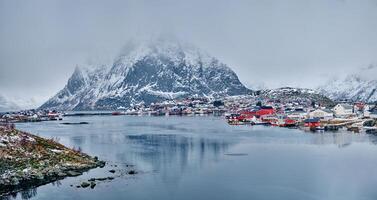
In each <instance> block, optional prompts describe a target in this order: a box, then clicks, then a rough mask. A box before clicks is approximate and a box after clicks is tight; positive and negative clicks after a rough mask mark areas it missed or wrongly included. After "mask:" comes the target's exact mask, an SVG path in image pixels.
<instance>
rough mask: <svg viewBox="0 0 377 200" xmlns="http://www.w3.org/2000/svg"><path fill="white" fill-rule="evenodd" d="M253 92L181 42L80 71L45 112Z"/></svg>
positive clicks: (143, 48) (141, 47) (132, 49)
mask: <svg viewBox="0 0 377 200" xmlns="http://www.w3.org/2000/svg"><path fill="white" fill-rule="evenodd" d="M247 93H250V90H249V89H247V88H246V87H245V86H244V85H243V84H242V83H241V82H240V81H239V79H238V77H237V75H236V74H235V73H234V72H233V71H232V70H231V69H230V68H229V67H228V66H227V65H225V64H223V63H221V62H220V61H219V60H217V59H216V58H214V57H212V56H209V55H208V54H206V53H204V52H202V51H200V50H199V49H197V48H195V47H193V46H190V45H182V44H181V43H179V42H168V41H162V40H158V41H153V42H144V43H139V44H136V45H135V44H134V45H129V46H127V47H126V48H125V49H124V50H123V53H122V54H121V55H120V56H119V57H117V58H116V59H115V61H114V62H113V64H112V65H110V66H104V65H101V66H86V67H77V68H76V69H75V71H74V73H73V74H72V76H71V78H70V79H69V80H68V83H67V85H66V86H65V87H64V88H63V89H62V90H61V91H60V92H58V94H56V95H55V96H54V97H53V98H51V99H50V100H48V101H47V102H46V103H45V104H43V105H42V106H41V108H50V109H59V110H93V109H99V110H106V109H107V110H109V109H110V110H111V109H116V108H118V107H121V106H122V107H127V106H129V105H131V104H135V103H140V102H144V103H146V104H149V103H152V102H155V101H159V100H165V99H174V98H183V97H190V96H205V97H221V96H228V95H240V94H247Z"/></svg>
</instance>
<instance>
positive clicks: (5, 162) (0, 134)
mask: <svg viewBox="0 0 377 200" xmlns="http://www.w3.org/2000/svg"><path fill="white" fill-rule="evenodd" d="M56 140H57V139H44V138H41V137H38V136H35V135H32V134H30V133H26V132H22V131H19V130H17V129H13V128H6V127H0V196H5V195H9V194H11V193H14V192H18V191H21V190H25V189H30V188H34V187H37V186H40V185H44V184H47V183H50V182H53V181H56V180H61V179H63V178H65V177H72V176H79V175H81V174H82V173H83V172H85V171H88V170H90V169H93V168H97V167H104V166H105V164H106V163H105V162H104V161H100V160H98V158H97V157H91V156H89V155H87V154H84V153H82V152H81V150H79V149H78V150H75V149H70V148H67V147H65V146H63V145H62V144H60V143H58V142H57V141H56Z"/></svg>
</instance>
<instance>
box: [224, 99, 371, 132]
mask: <svg viewBox="0 0 377 200" xmlns="http://www.w3.org/2000/svg"><path fill="white" fill-rule="evenodd" d="M258 104H259V105H258ZM227 119H228V123H230V124H237V125H238V124H254V125H258V124H263V125H272V126H281V127H305V128H308V129H310V130H338V129H339V128H347V129H349V130H352V131H356V132H359V131H361V130H362V129H365V130H367V132H368V131H370V132H376V131H377V105H375V104H366V103H362V102H357V103H344V102H343V103H338V104H336V105H335V106H333V107H330V108H326V107H324V106H321V105H319V104H316V103H315V102H312V103H297V102H284V103H282V102H270V101H259V102H258V103H256V104H254V105H251V106H250V107H246V108H238V109H237V110H235V111H233V112H232V113H231V114H229V115H227Z"/></svg>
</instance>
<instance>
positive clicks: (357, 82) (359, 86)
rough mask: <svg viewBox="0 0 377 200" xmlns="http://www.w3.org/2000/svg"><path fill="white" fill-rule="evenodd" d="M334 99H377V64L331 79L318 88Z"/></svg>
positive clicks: (370, 100) (372, 100) (366, 100)
mask: <svg viewBox="0 0 377 200" xmlns="http://www.w3.org/2000/svg"><path fill="white" fill-rule="evenodd" d="M317 91H318V92H320V93H322V94H324V95H327V96H328V97H329V98H331V99H333V100H351V101H364V102H376V101H377V65H370V66H369V67H368V68H365V69H361V70H360V71H359V72H357V73H355V74H351V75H348V76H347V77H345V78H342V79H333V80H329V81H328V82H327V83H326V84H324V85H322V86H320V87H319V88H318V89H317Z"/></svg>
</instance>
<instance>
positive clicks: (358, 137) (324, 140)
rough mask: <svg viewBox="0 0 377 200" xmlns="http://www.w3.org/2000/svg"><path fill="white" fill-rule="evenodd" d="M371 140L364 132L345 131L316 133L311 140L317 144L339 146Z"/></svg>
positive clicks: (343, 146)
mask: <svg viewBox="0 0 377 200" xmlns="http://www.w3.org/2000/svg"><path fill="white" fill-rule="evenodd" d="M370 141H372V143H373V140H372V139H371V138H370V137H369V136H368V135H364V134H354V133H345V132H334V133H316V134H314V135H313V137H312V140H311V142H312V143H313V144H318V145H328V144H335V145H337V146H338V147H339V148H345V147H348V146H350V145H351V144H352V143H355V142H364V143H365V142H367V143H368V142H370Z"/></svg>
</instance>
